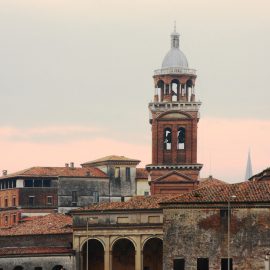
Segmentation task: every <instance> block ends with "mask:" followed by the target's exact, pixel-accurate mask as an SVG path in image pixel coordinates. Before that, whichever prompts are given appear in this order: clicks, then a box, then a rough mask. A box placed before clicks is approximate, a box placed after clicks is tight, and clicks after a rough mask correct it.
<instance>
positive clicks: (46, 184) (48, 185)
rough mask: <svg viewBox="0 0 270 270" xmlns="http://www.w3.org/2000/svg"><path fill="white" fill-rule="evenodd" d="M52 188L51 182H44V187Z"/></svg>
mask: <svg viewBox="0 0 270 270" xmlns="http://www.w3.org/2000/svg"><path fill="white" fill-rule="evenodd" d="M50 186H51V180H47V179H46V180H43V187H50Z"/></svg>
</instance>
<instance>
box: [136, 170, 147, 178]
mask: <svg viewBox="0 0 270 270" xmlns="http://www.w3.org/2000/svg"><path fill="white" fill-rule="evenodd" d="M136 178H137V179H148V171H147V170H146V169H145V168H137V169H136Z"/></svg>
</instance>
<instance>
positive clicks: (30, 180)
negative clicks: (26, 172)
mask: <svg viewBox="0 0 270 270" xmlns="http://www.w3.org/2000/svg"><path fill="white" fill-rule="evenodd" d="M24 186H25V187H33V180H32V179H28V180H24Z"/></svg>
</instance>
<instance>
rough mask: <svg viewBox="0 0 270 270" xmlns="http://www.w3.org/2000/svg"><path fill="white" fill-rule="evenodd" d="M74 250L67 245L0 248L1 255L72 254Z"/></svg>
mask: <svg viewBox="0 0 270 270" xmlns="http://www.w3.org/2000/svg"><path fill="white" fill-rule="evenodd" d="M72 253H73V250H72V249H70V248H66V247H13V248H0V256H7V255H29V254H51V255H54V254H72Z"/></svg>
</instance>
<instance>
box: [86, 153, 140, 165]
mask: <svg viewBox="0 0 270 270" xmlns="http://www.w3.org/2000/svg"><path fill="white" fill-rule="evenodd" d="M110 161H111V162H117V161H118V162H119V161H127V162H134V163H139V162H140V160H138V159H132V158H128V157H124V156H116V155H111V156H106V157H102V158H99V159H95V160H92V161H88V162H85V163H83V164H82V165H87V164H95V163H102V162H110Z"/></svg>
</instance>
